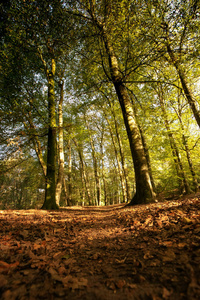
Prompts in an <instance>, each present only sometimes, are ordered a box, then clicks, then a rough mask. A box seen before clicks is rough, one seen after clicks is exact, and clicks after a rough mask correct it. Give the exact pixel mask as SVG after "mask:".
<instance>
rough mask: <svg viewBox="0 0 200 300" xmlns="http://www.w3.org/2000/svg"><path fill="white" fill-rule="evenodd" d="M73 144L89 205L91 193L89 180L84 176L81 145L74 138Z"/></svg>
mask: <svg viewBox="0 0 200 300" xmlns="http://www.w3.org/2000/svg"><path fill="white" fill-rule="evenodd" d="M73 141H74V144H75V146H76V148H77V151H78V154H79V158H80V163H81V171H82V176H83V180H84V183H85V190H86V195H87V199H88V203H89V205H91V203H92V198H91V193H90V188H89V182H88V179H87V176H86V170H85V164H84V160H83V153H82V147H81V146H80V145H78V144H77V142H76V140H75V139H73Z"/></svg>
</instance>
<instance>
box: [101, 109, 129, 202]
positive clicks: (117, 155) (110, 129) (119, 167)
mask: <svg viewBox="0 0 200 300" xmlns="http://www.w3.org/2000/svg"><path fill="white" fill-rule="evenodd" d="M104 114H105V118H106V121H107V123H108V126H109V131H110V136H111V139H112V143H113V148H114V152H115V158H116V161H117V168H118V172H119V178H120V181H121V187H122V198H123V202H124V203H125V202H127V194H126V182H125V178H124V174H123V172H122V167H121V164H120V159H119V154H118V150H117V145H116V142H115V137H114V134H113V129H112V125H111V123H110V120H109V118H108V116H107V115H106V112H105V111H104Z"/></svg>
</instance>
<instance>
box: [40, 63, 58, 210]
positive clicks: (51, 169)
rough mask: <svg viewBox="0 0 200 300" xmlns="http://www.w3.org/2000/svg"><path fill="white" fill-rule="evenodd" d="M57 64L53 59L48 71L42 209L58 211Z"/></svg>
mask: <svg viewBox="0 0 200 300" xmlns="http://www.w3.org/2000/svg"><path fill="white" fill-rule="evenodd" d="M55 69H56V64H55V60H54V59H52V66H51V71H50V72H49V71H48V70H47V79H48V112H49V126H48V144H47V176H46V184H45V201H44V204H43V206H42V209H58V205H57V204H56V152H57V151H56V150H57V149H56V148H57V147H56V104H55V92H54V76H55Z"/></svg>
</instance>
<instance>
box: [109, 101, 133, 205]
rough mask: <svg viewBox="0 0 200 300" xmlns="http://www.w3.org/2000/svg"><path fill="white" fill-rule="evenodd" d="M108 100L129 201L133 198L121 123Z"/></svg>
mask: <svg viewBox="0 0 200 300" xmlns="http://www.w3.org/2000/svg"><path fill="white" fill-rule="evenodd" d="M108 102H109V105H110V108H111V112H112V115H113V119H114V125H115V131H116V137H117V141H118V145H119V153H120V158H121V164H122V171H123V177H124V180H125V186H126V201H127V202H129V201H130V200H131V193H130V186H129V180H128V173H127V167H126V163H125V157H124V151H123V146H122V140H121V137H120V133H119V125H118V122H117V119H116V114H115V110H114V107H113V105H112V103H111V101H110V99H108Z"/></svg>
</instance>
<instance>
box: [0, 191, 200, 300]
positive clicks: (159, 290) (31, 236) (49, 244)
mask: <svg viewBox="0 0 200 300" xmlns="http://www.w3.org/2000/svg"><path fill="white" fill-rule="evenodd" d="M0 233H1V235H0V299H2V300H10V299H11V300H12V299H13V300H14V299H20V300H21V299H24V300H25V299H30V300H34V299H72V300H73V299H82V300H84V299H88V300H90V299H97V300H98V299H101V300H109V299H117V300H118V299H120V300H123V299H153V300H159V299H170V300H171V299H176V300H178V299H189V300H193V299H200V268H199V266H200V199H199V198H198V197H190V198H185V199H180V200H176V201H167V202H162V203H156V204H151V205H141V206H135V207H133V208H131V207H128V208H127V207H124V206H123V205H121V206H113V207H102V208H98V207H95V208H91V207H88V208H77V207H73V208H69V209H63V210H60V211H58V212H57V211H50V212H49V211H40V210H27V211H25V210H21V211H15V210H6V211H0Z"/></svg>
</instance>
